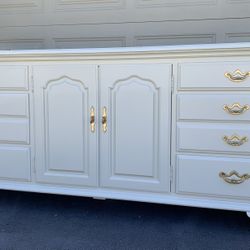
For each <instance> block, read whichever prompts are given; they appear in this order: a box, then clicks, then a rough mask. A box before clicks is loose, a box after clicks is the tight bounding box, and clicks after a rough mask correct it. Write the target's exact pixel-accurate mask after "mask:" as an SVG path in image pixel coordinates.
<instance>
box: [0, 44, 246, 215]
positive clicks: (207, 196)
mask: <svg viewBox="0 0 250 250" xmlns="http://www.w3.org/2000/svg"><path fill="white" fill-rule="evenodd" d="M249 58H250V44H249V43H245V44H220V45H199V46H195V45H193V46H171V47H167V46H161V47H141V48H110V49H79V50H78V49H74V50H62V51H61V50H46V51H39V50H36V51H0V61H1V65H0V68H1V69H2V71H3V72H4V73H3V78H1V75H0V83H1V86H3V87H2V88H1V89H0V104H2V106H1V108H0V124H2V129H1V131H2V132H1V133H2V134H1V133H0V159H1V164H0V188H2V189H11V190H23V191H35V192H45V193H46V192H47V193H57V194H67V195H78V196H90V197H100V198H113V199H124V200H133V201H144V202H156V203H163V204H176V205H188V206H198V207H208V208H218V209H229V210H237V211H245V212H248V213H249V211H250V194H249V192H248V185H249V183H250V182H249V181H250V179H248V178H246V179H245V180H244V181H243V182H242V183H241V184H237V185H236V184H228V183H225V181H224V180H222V178H220V177H218V172H219V171H225V172H226V173H230V172H231V171H237V172H238V173H239V174H240V175H242V174H250V157H249V155H250V148H249V143H250V142H249V139H250V131H249V110H247V111H246V112H244V113H243V114H241V115H238V116H235V115H230V114H228V113H225V111H224V110H223V106H224V105H225V104H233V103H234V102H239V103H240V104H242V105H250V103H249V98H248V96H249V93H250V92H249V91H250V88H249V79H250V78H249V76H247V75H246V79H245V80H244V81H242V82H240V83H233V82H231V81H229V80H228V79H227V78H226V77H225V76H224V74H225V72H226V71H230V72H234V71H235V70H237V69H240V70H241V71H242V72H244V73H247V72H250V63H249V62H250V60H249ZM229 62H230V63H229ZM180 65H181V67H180ZM187 65H188V67H187ZM195 65H196V66H197V68H195ZM3 69H5V70H3ZM182 69H183V70H184V71H183V72H182ZM8 76H10V80H9V79H8ZM6 79H7V80H6ZM18 79H20V81H18ZM92 106H93V107H94V108H95V125H96V127H95V131H94V132H91V130H90V108H91V107H92ZM104 106H105V107H106V108H107V118H108V119H107V122H108V123H107V132H106V133H104V132H103V131H102V108H103V107H104ZM10 124H12V125H10ZM23 124H26V127H25V129H24V127H23ZM11 129H12V131H11ZM6 131H7V132H6ZM234 134H237V135H238V136H240V137H242V136H246V137H247V138H248V140H246V142H245V143H244V144H243V145H241V146H238V147H233V146H230V145H228V144H226V143H225V141H223V138H222V137H223V136H225V135H227V136H232V135H234ZM1 138H2V139H1ZM27 138H28V139H27ZM230 178H235V176H232V177H230Z"/></svg>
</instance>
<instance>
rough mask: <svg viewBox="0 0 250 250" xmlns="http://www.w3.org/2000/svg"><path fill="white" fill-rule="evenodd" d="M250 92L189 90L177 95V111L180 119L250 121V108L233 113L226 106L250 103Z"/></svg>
mask: <svg viewBox="0 0 250 250" xmlns="http://www.w3.org/2000/svg"><path fill="white" fill-rule="evenodd" d="M248 103H249V94H248V93H245V92H240V93H233V94H232V93H225V92H223V93H221V92H219V93H218V92H217V93H215V92H205V93H204V92H191V93H190V92H188V93H181V94H178V95H177V112H178V119H180V120H207V121H209V120H210V121H211V120H214V121H248V122H249V121H250V109H246V110H245V111H244V112H243V113H240V114H238V115H231V114H230V113H229V112H228V111H227V110H225V109H224V106H225V105H227V106H229V107H232V105H234V104H239V105H240V106H241V107H244V106H246V105H248ZM249 107H250V105H249Z"/></svg>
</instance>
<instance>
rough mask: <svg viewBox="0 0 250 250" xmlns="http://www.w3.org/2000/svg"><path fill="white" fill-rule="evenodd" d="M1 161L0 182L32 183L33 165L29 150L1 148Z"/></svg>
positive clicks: (23, 148) (24, 148)
mask: <svg viewBox="0 0 250 250" xmlns="http://www.w3.org/2000/svg"><path fill="white" fill-rule="evenodd" d="M0 159H1V175H0V180H9V181H30V178H31V174H30V173H31V171H30V170H31V163H30V149H29V148H26V147H16V146H15V147H7V146H0ZM13 185H14V184H13Z"/></svg>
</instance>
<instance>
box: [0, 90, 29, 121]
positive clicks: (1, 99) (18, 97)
mask: <svg viewBox="0 0 250 250" xmlns="http://www.w3.org/2000/svg"><path fill="white" fill-rule="evenodd" d="M0 116H20V117H29V96H28V94H3V93H0Z"/></svg>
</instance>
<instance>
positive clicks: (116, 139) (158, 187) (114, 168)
mask: <svg viewBox="0 0 250 250" xmlns="http://www.w3.org/2000/svg"><path fill="white" fill-rule="evenodd" d="M100 88H101V110H100V112H101V113H102V115H103V112H104V110H103V108H104V107H106V115H107V131H106V132H105V131H104V130H103V127H102V128H101V134H100V143H101V144H100V171H101V175H100V176H101V177H100V178H101V180H100V181H101V186H103V187H112V188H121V189H132V190H143V191H159V192H168V191H169V189H170V178H169V176H170V121H171V65H168V64H133V65H129V64H127V65H103V66H101V67H100ZM104 113H105V112H104ZM102 119H103V118H102ZM103 121H105V118H104V119H103Z"/></svg>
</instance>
